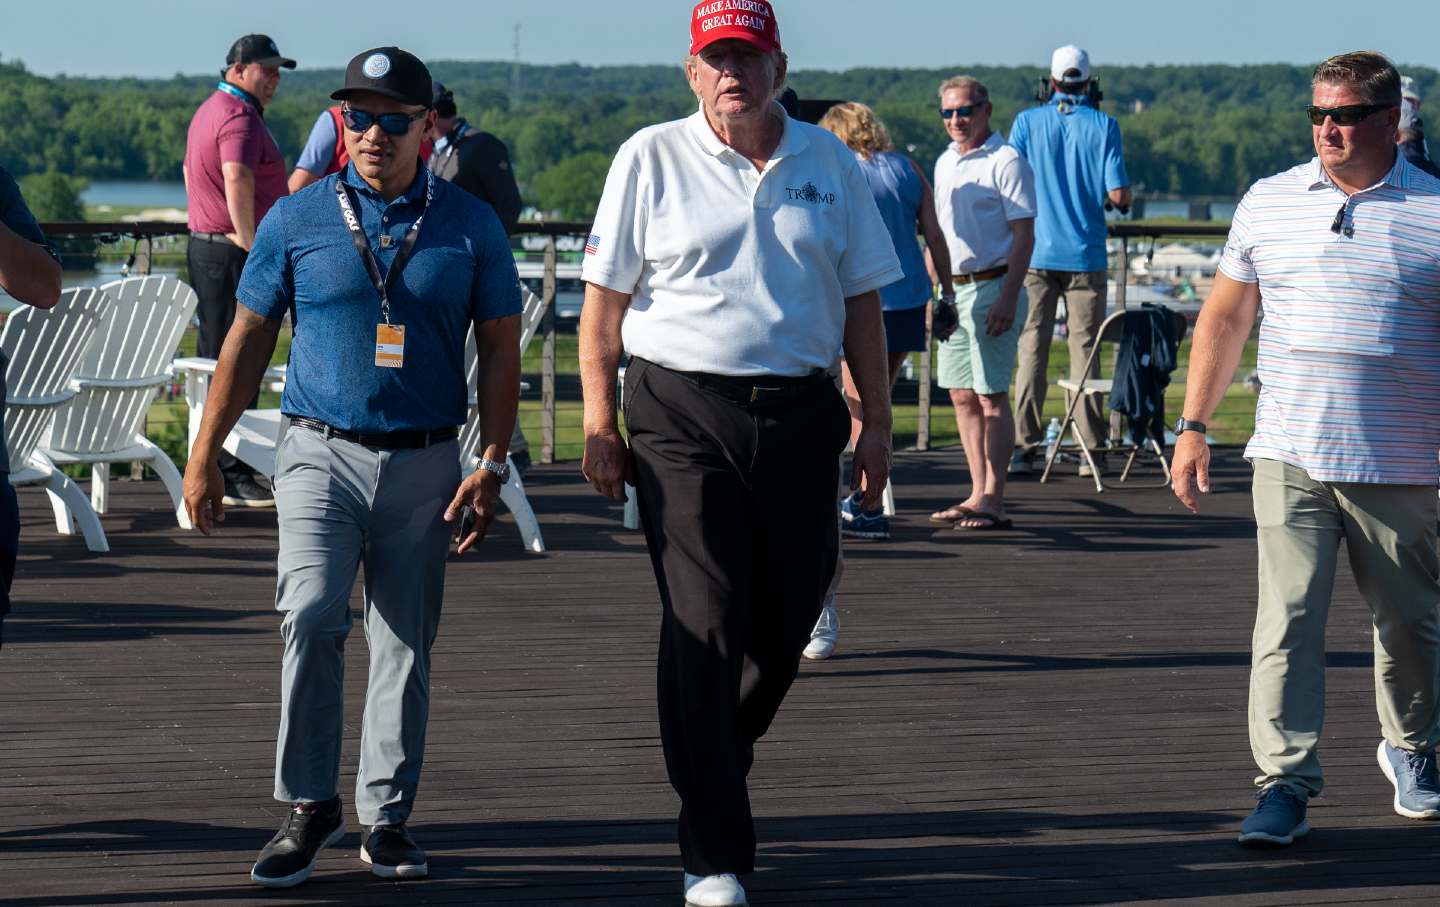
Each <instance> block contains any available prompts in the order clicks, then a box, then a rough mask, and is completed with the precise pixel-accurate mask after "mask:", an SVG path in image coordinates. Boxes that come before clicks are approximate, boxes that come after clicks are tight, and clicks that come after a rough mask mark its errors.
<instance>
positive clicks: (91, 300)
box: [0, 287, 110, 552]
mask: <svg viewBox="0 0 1440 907" xmlns="http://www.w3.org/2000/svg"><path fill="white" fill-rule="evenodd" d="M108 304H109V300H108V298H107V297H106V295H105V293H104V292H102V291H101V290H98V289H96V288H94V287H76V288H72V289H69V290H65V291H63V292H62V293H61V294H60V302H59V304H58V305H56V306H55V308H53V309H50V310H49V311H44V310H41V309H32V308H30V307H28V306H22V307H20V308H18V309H16V310H15V311H14V312H12V313H10V317H9V318H7V319H6V320H5V329H4V330H3V331H0V348H3V349H4V350H5V352H6V354H7V355H8V356H9V357H10V365H9V367H8V368H7V369H6V371H5V381H6V384H7V385H8V391H9V393H8V396H7V398H6V400H5V440H6V443H7V444H8V445H9V448H10V484H12V485H44V486H45V490H46V491H47V492H49V494H50V506H51V508H52V509H53V510H54V511H55V526H56V528H57V529H59V531H60V532H61V533H63V534H66V535H70V534H73V533H74V524H75V523H76V522H78V523H79V524H80V531H81V532H83V533H84V535H85V546H86V547H87V548H89V549H90V550H91V551H98V552H104V551H109V550H110V543H109V542H107V541H106V540H105V530H104V529H103V528H101V526H100V517H99V516H98V515H96V513H95V510H94V508H92V507H91V506H90V501H89V500H88V499H87V498H86V497H85V492H83V491H81V490H80V486H79V485H76V484H75V482H74V481H72V480H71V479H70V478H68V477H67V476H66V475H65V474H64V473H63V472H61V471H60V470H59V469H58V468H57V467H56V466H55V464H54V463H53V462H51V461H50V459H49V458H48V457H46V456H45V453H44V451H42V450H40V449H39V444H40V441H41V439H42V438H43V437H44V436H45V434H46V432H47V431H48V429H49V427H50V420H51V418H52V417H53V416H54V415H55V409H56V407H58V406H60V405H62V404H64V403H65V402H66V401H68V400H70V399H71V398H73V397H74V396H75V395H76V393H77V391H76V390H75V388H74V387H72V386H71V384H70V379H71V378H73V377H74V375H75V370H76V368H77V367H78V366H79V365H80V361H81V359H82V357H83V356H84V355H85V352H86V349H87V347H88V346H89V345H90V341H91V340H92V339H93V338H94V336H95V329H96V328H97V327H98V326H99V323H100V319H101V316H102V314H103V312H104V310H105V308H106V306H107V305H108ZM72 515H73V516H72Z"/></svg>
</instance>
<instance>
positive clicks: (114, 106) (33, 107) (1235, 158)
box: [0, 60, 1440, 218]
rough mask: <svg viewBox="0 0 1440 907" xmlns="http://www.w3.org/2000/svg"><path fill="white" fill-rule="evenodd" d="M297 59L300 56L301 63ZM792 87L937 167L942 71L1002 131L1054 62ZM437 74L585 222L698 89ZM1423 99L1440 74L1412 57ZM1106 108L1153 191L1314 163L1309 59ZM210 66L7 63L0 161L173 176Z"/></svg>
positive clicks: (328, 73) (106, 173)
mask: <svg viewBox="0 0 1440 907" xmlns="http://www.w3.org/2000/svg"><path fill="white" fill-rule="evenodd" d="M302 63H303V61H302ZM792 63H793V65H795V66H796V67H797V68H796V69H795V70H794V71H793V72H792V73H791V76H790V84H791V86H792V87H793V88H794V89H795V90H796V91H797V92H798V93H799V94H800V96H801V97H808V98H829V99H837V100H839V99H844V100H857V101H863V102H865V103H867V104H870V105H871V106H872V107H874V108H875V110H876V111H877V113H878V114H879V115H880V116H881V118H882V119H884V120H885V122H886V123H887V125H888V126H889V128H890V131H891V134H892V136H893V137H894V139H895V142H896V145H897V147H899V148H901V149H902V150H907V149H908V150H910V151H911V153H912V154H913V155H914V157H915V158H916V160H917V161H919V162H920V163H921V165H922V166H924V167H925V168H926V169H928V168H929V167H930V166H931V164H932V163H933V162H934V160H935V158H936V156H938V155H939V153H940V152H941V151H942V150H943V149H944V146H945V143H946V141H947V140H946V138H945V135H944V133H943V130H942V128H941V123H940V119H939V117H938V116H937V114H936V108H937V106H938V99H937V98H936V95H935V89H936V87H937V86H938V84H939V83H940V81H941V80H942V79H944V78H945V77H947V76H950V75H954V74H957V73H968V74H970V75H974V76H976V77H977V78H979V79H980V80H981V81H983V82H984V83H985V84H986V85H987V87H988V88H989V89H990V94H991V99H992V100H993V101H994V103H995V121H994V122H995V126H996V128H998V129H1000V130H1001V131H1008V129H1009V124H1010V121H1011V120H1012V119H1013V118H1014V116H1015V114H1016V113H1017V112H1018V111H1020V110H1022V109H1024V108H1025V107H1027V106H1030V105H1033V104H1035V103H1037V102H1036V101H1035V99H1034V97H1033V95H1034V91H1035V88H1036V86H1037V85H1038V83H1039V78H1040V77H1041V76H1042V75H1043V74H1044V70H1043V69H1042V68H1040V67H1038V66H1034V67H1000V66H965V65H956V66H954V67H950V68H946V69H943V70H942V69H899V68H895V69H878V68H863V69H850V70H845V71H843V72H830V71H823V70H806V69H804V68H803V66H804V61H803V60H794V61H792ZM431 69H432V72H433V73H434V75H435V77H436V78H437V79H439V80H441V81H443V82H445V83H446V85H447V86H448V87H449V88H451V89H452V90H453V91H454V92H455V98H456V103H457V104H458V106H459V108H460V112H461V114H462V115H464V116H467V117H468V118H469V119H470V120H471V122H473V123H475V124H476V125H478V126H479V127H480V128H482V129H485V130H487V131H489V132H493V133H495V134H496V135H497V136H499V137H500V138H501V139H502V140H503V141H505V143H506V144H507V145H508V146H509V147H510V150H511V155H512V159H513V163H514V167H515V173H516V175H517V177H518V178H519V180H520V183H521V189H522V191H523V193H524V196H525V199H526V201H527V202H528V203H529V204H532V205H534V206H535V207H537V208H539V209H540V210H543V211H547V212H554V213H556V214H558V215H560V216H564V217H574V218H587V217H589V216H590V215H591V214H592V213H593V211H594V208H595V204H596V202H597V201H598V199H599V193H600V187H601V184H602V183H603V180H604V176H605V172H606V169H607V168H608V166H609V162H610V158H611V156H612V155H613V154H614V151H615V149H616V148H617V147H618V146H619V145H620V143H621V142H623V141H624V140H625V139H626V138H627V137H629V136H630V135H631V134H633V133H634V132H635V131H636V130H637V129H639V128H641V127H642V126H645V125H648V124H651V123H656V122H660V121H663V120H667V119H673V118H675V117H680V116H684V115H686V114H688V113H689V112H691V111H692V110H694V108H695V100H694V98H693V96H692V95H691V94H690V92H689V89H688V87H687V86H686V84H685V80H684V75H683V73H682V71H681V69H680V66H679V63H678V60H677V63H676V65H675V66H606V67H587V66H580V65H577V64H570V65H560V66H522V67H520V69H519V72H518V78H515V79H512V67H511V65H510V64H508V63H486V62H453V61H438V62H435V63H433V64H432V66H431ZM1404 71H1405V73H1406V74H1407V75H1410V76H1413V77H1414V78H1415V80H1416V83H1417V85H1418V87H1419V90H1420V92H1421V94H1422V96H1423V95H1426V94H1430V93H1432V92H1433V91H1434V89H1435V88H1436V87H1437V85H1440V73H1437V72H1436V71H1435V70H1433V69H1428V68H1423V67H1404ZM1096 75H1097V77H1098V78H1099V80H1100V84H1101V87H1102V89H1103V90H1104V92H1105V100H1104V102H1103V104H1102V109H1104V110H1105V111H1107V112H1109V113H1111V114H1113V115H1115V116H1116V117H1118V118H1119V120H1120V123H1121V128H1122V132H1123V135H1124V139H1125V158H1126V163H1127V165H1128V167H1129V170H1130V176H1131V180H1132V182H1133V183H1134V185H1135V187H1136V188H1137V190H1139V191H1141V192H1144V193H1161V194H1176V195H1187V196H1221V197H1235V196H1238V195H1239V194H1240V193H1242V192H1243V191H1244V190H1245V188H1246V187H1247V186H1248V185H1249V184H1250V183H1252V182H1254V181H1255V180H1256V179H1258V178H1260V177H1262V176H1265V175H1268V174H1270V173H1274V172H1276V171H1278V170H1282V169H1284V168H1286V167H1289V166H1291V165H1293V164H1294V163H1296V162H1298V161H1301V160H1305V159H1307V158H1309V157H1310V156H1311V155H1312V154H1313V151H1312V149H1311V145H1310V132H1309V129H1308V128H1307V125H1308V124H1307V123H1306V121H1305V119H1304V116H1303V113H1302V108H1303V107H1304V105H1305V104H1306V103H1307V100H1308V98H1309V69H1308V68H1307V67H1302V66H1291V65H1283V64H1267V65H1255V66H1219V65H1186V66H1116V67H1102V68H1099V69H1097V70H1096ZM217 77H218V71H217V73H216V75H214V76H183V75H177V76H175V77H173V78H169V79H135V78H107V79H98V78H74V77H65V76H61V77H55V78H46V77H42V76H37V75H35V74H33V73H30V72H28V71H27V70H26V69H25V67H24V65H23V64H22V63H20V62H16V61H8V62H0V122H4V123H5V124H6V128H5V129H4V130H0V164H3V165H4V166H5V167H7V168H9V169H10V170H11V171H12V172H13V173H15V174H16V175H17V176H23V175H26V174H38V173H44V172H46V171H55V172H58V173H61V174H66V175H68V176H72V177H79V178H86V179H153V180H178V179H179V178H180V161H181V158H182V156H183V154H184V148H185V132H186V128H187V126H188V124H189V122H190V117H191V115H192V114H193V112H194V110H195V107H196V106H197V105H198V104H199V103H200V102H201V101H202V100H204V98H205V97H206V96H207V95H208V94H209V93H210V91H211V90H213V88H214V83H215V80H216V78H217ZM341 78H342V73H341V71H340V70H338V69H327V70H304V69H302V70H298V71H296V72H288V71H287V72H286V73H285V74H284V77H283V79H282V82H281V86H280V91H279V94H278V95H277V97H276V99H275V102H274V103H273V104H272V106H271V107H270V109H268V110H267V111H266V120H267V122H268V123H269V125H270V129H271V132H272V133H273V134H274V135H275V138H276V141H277V142H278V143H279V145H280V148H281V150H282V151H283V152H284V153H285V155H286V157H287V160H289V161H291V162H293V161H294V159H295V157H296V155H297V154H298V152H299V150H300V148H301V147H302V146H303V144H304V142H305V137H306V136H307V135H308V134H309V131H310V128H311V126H312V125H313V124H314V121H315V118H316V117H317V116H318V114H319V113H320V112H321V111H322V110H324V109H325V107H327V106H328V105H329V104H330V103H332V102H331V101H330V100H329V92H330V91H331V90H332V89H333V88H334V86H335V85H337V84H339V83H340V81H341Z"/></svg>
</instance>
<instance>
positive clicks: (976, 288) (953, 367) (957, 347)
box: [936, 277, 1030, 394]
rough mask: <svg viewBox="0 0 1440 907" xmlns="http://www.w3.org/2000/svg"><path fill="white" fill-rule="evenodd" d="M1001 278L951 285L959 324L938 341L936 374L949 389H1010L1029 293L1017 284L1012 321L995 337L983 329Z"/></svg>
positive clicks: (979, 391) (996, 391)
mask: <svg viewBox="0 0 1440 907" xmlns="http://www.w3.org/2000/svg"><path fill="white" fill-rule="evenodd" d="M1004 285H1005V279H1004V278H1003V277H1002V278H998V279H996V280H982V281H979V282H978V283H967V284H965V285H964V286H959V287H956V288H955V308H956V309H958V310H959V312H960V326H959V327H958V328H956V329H955V333H953V334H951V335H950V338H949V339H948V340H946V341H945V342H943V343H941V344H940V356H939V360H938V363H937V369H936V370H937V372H938V375H937V378H938V380H939V382H940V386H941V387H943V388H945V389H947V390H949V389H952V388H959V389H961V390H973V391H974V392H975V393H977V394H1003V393H1006V392H1007V391H1009V390H1010V377H1011V375H1012V374H1013V373H1014V371H1015V350H1016V347H1018V346H1019V345H1020V328H1021V327H1022V326H1023V325H1024V324H1025V316H1026V314H1027V313H1028V312H1029V310H1030V297H1029V296H1027V295H1026V293H1025V288H1024V287H1021V288H1020V298H1019V299H1018V300H1016V304H1015V321H1014V322H1013V323H1012V324H1011V325H1010V329H1009V330H1008V331H1006V332H1005V333H1003V334H1001V335H1000V336H999V337H991V336H990V334H989V333H988V332H987V331H986V330H985V318H986V316H987V315H989V313H990V306H991V305H992V304H994V302H995V300H997V299H999V298H1000V289H1001V288H1002V287H1003V286H1004Z"/></svg>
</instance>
